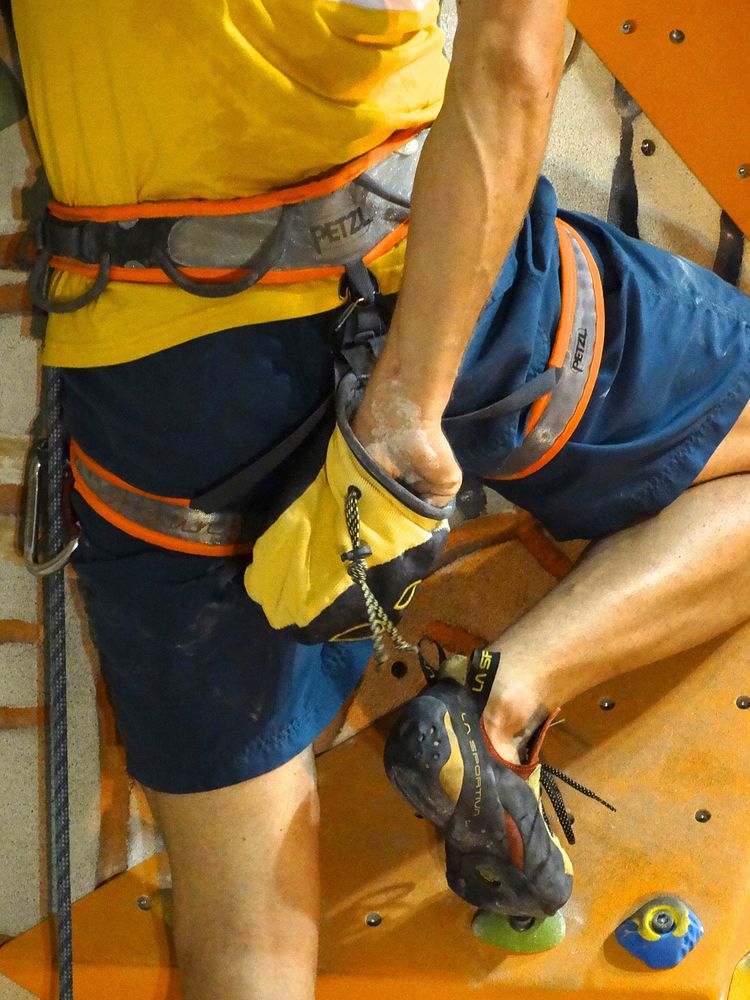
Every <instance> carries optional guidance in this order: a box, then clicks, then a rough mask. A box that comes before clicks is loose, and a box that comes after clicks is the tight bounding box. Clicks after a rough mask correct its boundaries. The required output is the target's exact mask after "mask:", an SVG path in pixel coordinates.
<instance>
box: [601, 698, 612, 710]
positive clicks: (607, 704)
mask: <svg viewBox="0 0 750 1000" xmlns="http://www.w3.org/2000/svg"><path fill="white" fill-rule="evenodd" d="M614 707H615V703H614V701H613V700H612V699H611V698H602V700H601V701H600V702H599V708H601V709H602V711H604V712H611V711H612V709H613V708H614Z"/></svg>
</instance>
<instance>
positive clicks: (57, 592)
mask: <svg viewBox="0 0 750 1000" xmlns="http://www.w3.org/2000/svg"><path fill="white" fill-rule="evenodd" d="M42 372H43V374H42V379H43V382H42V395H43V408H44V413H45V417H46V423H47V430H48V439H47V440H48V444H47V484H48V485H47V527H48V545H49V551H50V552H59V551H60V550H61V548H62V547H63V545H64V543H65V540H66V539H65V534H66V532H65V524H64V519H63V479H64V473H65V447H64V443H63V435H62V426H61V421H60V372H59V370H58V369H56V368H44V369H42ZM42 595H43V602H44V670H45V683H46V689H47V708H48V723H47V748H48V753H47V776H48V786H47V787H48V817H49V819H48V830H49V838H50V862H49V878H50V885H51V889H52V892H51V897H52V904H51V911H52V918H53V921H54V923H55V930H56V937H57V965H58V995H59V1000H72V997H73V932H72V921H71V892H70V809H69V800H68V706H67V677H66V657H65V571H64V568H60V569H58V570H57V571H56V572H54V573H50V574H49V575H48V576H44V577H43V579H42Z"/></svg>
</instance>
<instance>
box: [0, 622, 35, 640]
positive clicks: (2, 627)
mask: <svg viewBox="0 0 750 1000" xmlns="http://www.w3.org/2000/svg"><path fill="white" fill-rule="evenodd" d="M41 638H42V629H41V627H40V625H39V624H38V623H37V622H24V621H21V620H20V619H18V618H6V619H5V620H4V621H0V643H3V642H25V643H28V644H30V645H35V644H36V643H38V642H39V641H40V640H41Z"/></svg>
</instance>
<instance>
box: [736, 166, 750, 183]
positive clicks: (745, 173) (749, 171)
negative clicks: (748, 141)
mask: <svg viewBox="0 0 750 1000" xmlns="http://www.w3.org/2000/svg"><path fill="white" fill-rule="evenodd" d="M737 173H738V174H739V175H740V177H741V178H742V179H743V180H745V178H746V177H750V163H743V164H742V166H741V167H738V169H737Z"/></svg>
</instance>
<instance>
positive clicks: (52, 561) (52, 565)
mask: <svg viewBox="0 0 750 1000" xmlns="http://www.w3.org/2000/svg"><path fill="white" fill-rule="evenodd" d="M46 451H47V441H46V439H44V438H41V439H39V440H37V441H35V442H34V444H33V445H32V446H31V448H30V449H29V455H28V458H27V459H26V476H25V489H24V522H23V561H24V564H25V566H26V569H27V570H28V571H29V573H31V574H32V575H33V576H36V577H44V576H50V575H51V574H52V573H56V572H57V571H58V570H61V569H62V568H63V567H64V566H65V565H67V563H68V562H69V561H70V557H71V556H72V555H73V553H74V552H75V550H76V549H77V548H78V542H79V539H80V531H78V532H76V533H75V534H73V533H71V537H70V538H69V539H68V541H67V542H66V543H65V545H63V547H62V548H61V549H60V551H59V552H57V553H56V554H55V555H53V556H51V557H50V558H49V559H41V558H40V556H39V552H40V549H41V548H42V542H43V532H42V530H41V518H40V504H39V497H40V493H41V486H40V483H41V474H42V465H43V462H44V461H45V460H46ZM65 475H66V483H68V484H69V483H70V471H69V469H67V470H66V473H65ZM64 495H65V496H67V495H68V490H65V491H64ZM66 508H67V504H66ZM72 520H73V518H72V516H71V517H70V518H69V522H72ZM68 527H69V528H70V527H71V525H70V523H69V524H68Z"/></svg>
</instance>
